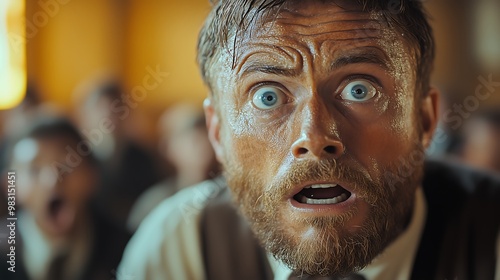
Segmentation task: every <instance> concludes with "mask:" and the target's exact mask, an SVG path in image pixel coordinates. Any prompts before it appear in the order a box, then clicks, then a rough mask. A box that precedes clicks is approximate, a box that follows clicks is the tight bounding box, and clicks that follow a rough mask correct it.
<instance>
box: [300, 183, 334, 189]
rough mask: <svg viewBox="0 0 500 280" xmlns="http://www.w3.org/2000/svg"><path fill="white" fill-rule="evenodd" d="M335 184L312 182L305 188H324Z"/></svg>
mask: <svg viewBox="0 0 500 280" xmlns="http://www.w3.org/2000/svg"><path fill="white" fill-rule="evenodd" d="M336 186H337V184H314V185H309V186H307V187H305V189H326V188H333V187H336Z"/></svg>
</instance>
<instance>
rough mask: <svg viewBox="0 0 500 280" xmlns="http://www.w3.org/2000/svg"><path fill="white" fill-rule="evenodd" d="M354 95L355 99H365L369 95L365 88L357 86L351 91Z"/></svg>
mask: <svg viewBox="0 0 500 280" xmlns="http://www.w3.org/2000/svg"><path fill="white" fill-rule="evenodd" d="M351 92H352V94H353V95H354V97H356V98H363V97H365V96H366V95H367V93H366V92H367V90H366V88H365V87H364V86H355V87H354V88H353V89H352V90H351Z"/></svg>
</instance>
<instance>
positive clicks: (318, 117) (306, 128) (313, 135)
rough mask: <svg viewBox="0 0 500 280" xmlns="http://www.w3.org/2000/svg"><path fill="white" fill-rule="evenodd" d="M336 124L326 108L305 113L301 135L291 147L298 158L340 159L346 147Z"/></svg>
mask: <svg viewBox="0 0 500 280" xmlns="http://www.w3.org/2000/svg"><path fill="white" fill-rule="evenodd" d="M335 126H336V124H335V122H334V121H333V120H332V117H331V116H330V115H329V114H328V112H327V111H326V109H324V110H322V112H320V111H319V110H310V109H308V112H307V113H306V114H304V117H303V118H302V125H301V131H300V137H299V139H297V140H296V141H295V142H294V143H293V144H292V147H291V150H292V154H293V156H294V157H295V158H296V159H316V160H318V159H338V158H339V157H340V156H342V155H343V154H344V151H345V147H344V145H343V143H342V141H341V140H340V139H339V137H338V135H337V133H336V132H335V131H336V127H335Z"/></svg>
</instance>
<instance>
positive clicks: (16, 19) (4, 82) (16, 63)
mask: <svg viewBox="0 0 500 280" xmlns="http://www.w3.org/2000/svg"><path fill="white" fill-rule="evenodd" d="M24 11H25V1H24V0H1V1H0V110H5V109H10V108H12V107H15V106H17V105H18V104H19V103H20V102H21V101H22V100H23V98H24V95H25V92H26V36H25V34H26V31H25V26H24V15H25V12H24Z"/></svg>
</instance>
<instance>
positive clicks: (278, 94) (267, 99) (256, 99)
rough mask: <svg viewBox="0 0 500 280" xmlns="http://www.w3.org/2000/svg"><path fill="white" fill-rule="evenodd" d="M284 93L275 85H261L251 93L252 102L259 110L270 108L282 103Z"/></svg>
mask: <svg viewBox="0 0 500 280" xmlns="http://www.w3.org/2000/svg"><path fill="white" fill-rule="evenodd" d="M284 99H285V97H284V93H283V92H282V91H281V90H280V89H278V88H276V87H270V86H267V87H261V88H259V89H258V90H257V91H256V92H255V94H254V95H253V101H252V102H253V104H254V105H255V107H257V108H259V109H261V110H270V109H274V108H276V107H278V106H280V105H282V104H283V103H284V102H285V101H284Z"/></svg>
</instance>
